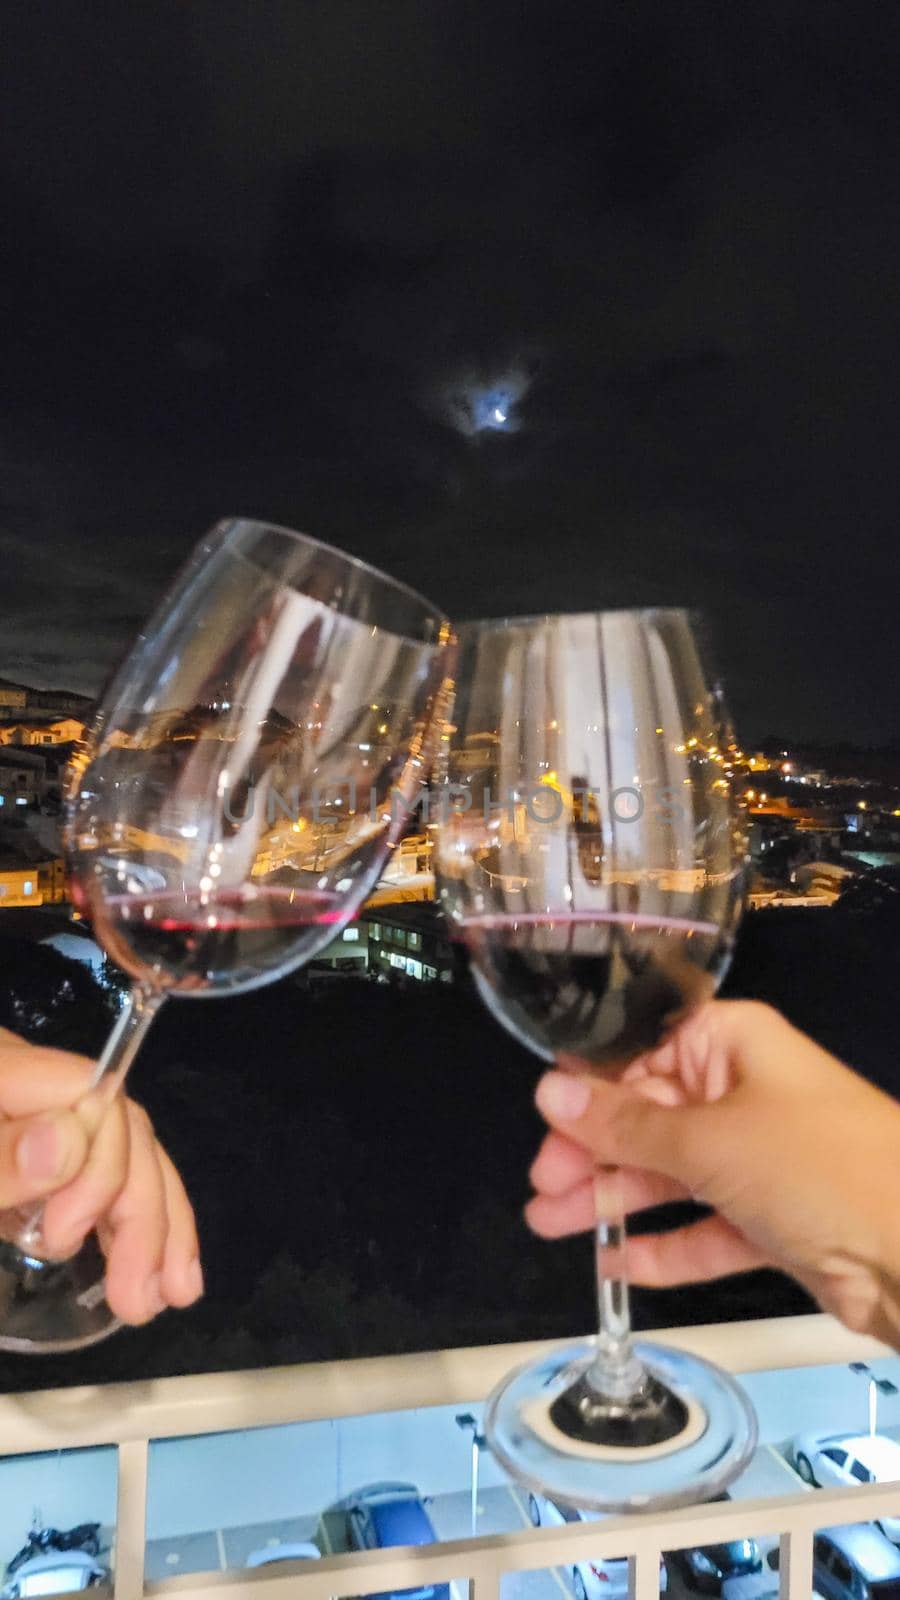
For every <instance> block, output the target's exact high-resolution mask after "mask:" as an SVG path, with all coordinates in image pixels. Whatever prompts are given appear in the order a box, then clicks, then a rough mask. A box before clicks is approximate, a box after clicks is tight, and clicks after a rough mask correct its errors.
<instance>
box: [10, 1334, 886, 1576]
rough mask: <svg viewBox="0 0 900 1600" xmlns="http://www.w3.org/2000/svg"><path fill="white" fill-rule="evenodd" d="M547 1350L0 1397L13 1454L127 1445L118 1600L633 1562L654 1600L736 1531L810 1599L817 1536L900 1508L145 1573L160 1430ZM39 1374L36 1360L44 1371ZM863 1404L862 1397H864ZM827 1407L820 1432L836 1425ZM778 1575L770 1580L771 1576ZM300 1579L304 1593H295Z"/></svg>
mask: <svg viewBox="0 0 900 1600" xmlns="http://www.w3.org/2000/svg"><path fill="white" fill-rule="evenodd" d="M654 1337H656V1338H658V1339H659V1340H660V1341H661V1342H664V1343H669V1344H677V1345H682V1346H684V1347H686V1348H689V1349H691V1350H693V1351H695V1352H696V1353H697V1354H699V1355H702V1356H706V1357H707V1358H708V1359H710V1360H712V1361H715V1362H718V1363H719V1364H720V1365H722V1366H723V1367H725V1368H727V1369H728V1370H730V1371H732V1372H734V1373H737V1374H741V1373H745V1374H751V1373H760V1372H763V1371H767V1370H770V1369H785V1368H799V1367H804V1368H808V1367H811V1366H822V1367H824V1366H829V1365H833V1366H838V1365H840V1364H843V1363H847V1362H850V1361H854V1360H864V1361H872V1360H873V1359H878V1358H880V1357H884V1356H887V1355H891V1354H893V1353H892V1352H890V1351H887V1350H886V1349H885V1347H884V1346H882V1345H880V1344H877V1343H876V1342H875V1341H873V1340H870V1339H866V1338H863V1337H861V1336H857V1335H852V1334H850V1333H848V1332H846V1331H845V1330H844V1329H842V1328H841V1327H840V1326H839V1325H838V1324H837V1323H835V1322H834V1321H833V1320H832V1319H831V1318H828V1317H823V1316H812V1317H790V1318H779V1319H774V1320H765V1321H760V1322H752V1323H729V1324H721V1325H715V1326H707V1327H699V1328H686V1329H675V1330H672V1329H670V1330H666V1331H664V1332H661V1333H658V1334H656V1335H654ZM541 1348H545V1347H543V1346H538V1345H504V1346H490V1347H482V1348H478V1349H471V1350H461V1349H454V1350H443V1351H439V1352H437V1353H434V1354H426V1355H416V1356H390V1357H383V1358H379V1359H371V1360H359V1361H344V1362H335V1363H316V1364H310V1365H304V1366H295V1367H281V1368H270V1369H266V1370H262V1371H253V1372H238V1373H216V1374H205V1375H200V1376H195V1377H184V1378H165V1379H155V1380H152V1381H149V1382H146V1383H126V1384H112V1385H108V1386H98V1387H92V1388H79V1389H62V1390H47V1391H44V1392H30V1393H26V1394H19V1395H6V1396H0V1456H7V1457H8V1456H15V1455H25V1454H31V1453H34V1452H46V1451H58V1450H65V1449H74V1448H79V1447H85V1446H96V1445H114V1446H116V1447H117V1449H118V1510H117V1518H116V1536H115V1563H114V1565H115V1579H114V1582H115V1600H141V1597H142V1596H144V1595H146V1596H148V1597H149V1596H155V1595H167V1596H168V1595H172V1596H176V1595H178V1596H180V1595H185V1596H187V1597H189V1600H288V1597H289V1596H297V1595H299V1597H300V1600H331V1597H332V1596H335V1595H350V1594H354V1593H356V1594H367V1595H372V1594H377V1593H381V1592H384V1591H387V1590H392V1589H393V1590H397V1589H402V1588H414V1587H419V1586H422V1585H423V1584H426V1583H427V1584H431V1583H439V1582H454V1584H459V1583H460V1582H464V1581H466V1580H468V1582H469V1584H470V1585H471V1586H472V1587H471V1589H470V1595H471V1600H497V1597H498V1595H499V1588H500V1581H501V1578H502V1576H503V1574H504V1573H512V1572H521V1571H527V1570H530V1569H540V1568H547V1567H556V1566H566V1565H571V1564H572V1563H573V1562H574V1561H576V1560H578V1561H583V1560H588V1559H594V1560H596V1559H597V1558H608V1557H616V1556H619V1557H621V1556H627V1557H628V1558H629V1560H630V1570H631V1585H632V1595H633V1597H634V1600H657V1597H658V1593H659V1561H660V1555H661V1553H662V1552H663V1551H666V1550H671V1549H681V1548H685V1547H694V1546H697V1545H709V1544H716V1543H720V1542H722V1541H725V1540H731V1539H737V1538H745V1537H754V1536H758V1535H773V1534H774V1535H778V1536H779V1537H780V1554H781V1564H780V1579H779V1582H780V1595H781V1600H810V1594H811V1590H812V1539H813V1534H814V1532H815V1530H816V1529H818V1528H823V1527H828V1526H830V1525H834V1524H836V1523H840V1522H850V1521H852V1522H856V1521H865V1520H869V1519H871V1518H874V1517H877V1516H880V1515H885V1514H887V1513H893V1514H894V1515H897V1514H898V1513H900V1484H882V1485H880V1486H860V1487H859V1488H853V1489H840V1490H828V1491H826V1490H817V1491H816V1492H815V1493H811V1492H810V1491H809V1490H808V1489H807V1488H806V1487H805V1486H802V1485H801V1484H800V1482H799V1480H797V1487H796V1491H795V1490H794V1489H793V1486H792V1485H791V1484H790V1480H787V1481H788V1485H789V1492H787V1493H786V1494H779V1495H775V1496H773V1497H770V1498H765V1499H753V1500H749V1499H744V1500H733V1501H725V1502H718V1503H713V1504H710V1505H701V1506H692V1507H686V1508H683V1509H681V1510H677V1511H670V1512H665V1513H645V1514H642V1515H635V1516H631V1517H617V1518H609V1519H607V1520H604V1521H603V1523H602V1525H598V1524H596V1523H594V1524H572V1525H567V1526H563V1527H560V1528H553V1529H551V1528H541V1529H532V1528H530V1527H528V1528H523V1529H522V1530H520V1531H516V1532H512V1533H499V1534H490V1535H485V1536H481V1537H478V1538H471V1539H461V1540H456V1541H452V1542H445V1543H440V1544H435V1545H429V1546H423V1547H416V1548H410V1549H400V1550H379V1551H370V1552H365V1553H360V1552H354V1553H352V1554H346V1555H337V1556H329V1557H326V1558H325V1559H323V1560H321V1561H316V1562H306V1563H302V1564H300V1565H296V1566H291V1567H288V1566H285V1565H281V1564H276V1565H273V1566H268V1567H262V1568H254V1569H243V1570H236V1571H226V1572H213V1573H199V1574H192V1575H184V1576H179V1577H173V1578H171V1579H167V1580H166V1581H164V1582H147V1581H145V1576H144V1566H145V1547H146V1505H147V1470H148V1453H149V1445H150V1443H151V1441H153V1440H155V1439H176V1438H179V1437H181V1438H184V1437H186V1436H188V1435H190V1436H197V1435H205V1434H220V1433H225V1432H228V1431H230V1430H244V1429H252V1428H260V1427H264V1426H272V1425H277V1424H290V1423H298V1422H311V1421H317V1420H323V1419H336V1418H349V1417H361V1416H365V1415H371V1414H373V1413H381V1412H391V1411H402V1412H406V1411H409V1410H411V1409H413V1408H420V1407H429V1406H441V1405H459V1404H466V1405H471V1404H472V1402H473V1401H474V1400H476V1399H478V1398H479V1397H482V1398H483V1397H484V1396H485V1395H487V1393H488V1392H489V1391H490V1390H491V1389H492V1388H493V1386H494V1384H495V1383H496V1382H497V1381H498V1379H499V1378H500V1377H501V1376H502V1375H503V1374H504V1373H505V1372H506V1371H508V1369H509V1368H510V1367H511V1366H513V1365H516V1364H518V1363H519V1362H521V1361H523V1360H526V1359H528V1358H529V1357H530V1356H531V1355H532V1354H533V1353H536V1352H537V1351H538V1350H539V1349H541ZM39 1372H40V1367H39V1366H38V1365H37V1364H35V1367H34V1373H35V1376H36V1377H37V1376H38V1375H39ZM863 1398H864V1397H863ZM828 1420H829V1419H828V1416H827V1406H826V1407H825V1408H824V1410H823V1416H822V1426H823V1427H827V1426H828ZM774 1581H775V1580H774V1578H773V1583H774ZM298 1586H299V1587H298Z"/></svg>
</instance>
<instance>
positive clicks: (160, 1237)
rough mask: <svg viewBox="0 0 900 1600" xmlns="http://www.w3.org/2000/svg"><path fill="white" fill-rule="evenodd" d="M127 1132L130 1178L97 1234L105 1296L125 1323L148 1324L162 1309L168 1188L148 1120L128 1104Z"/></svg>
mask: <svg viewBox="0 0 900 1600" xmlns="http://www.w3.org/2000/svg"><path fill="white" fill-rule="evenodd" d="M126 1104H127V1106H128V1121H129V1130H130V1136H131V1144H130V1150H131V1156H130V1162H129V1169H128V1178H127V1181H126V1183H125V1186H124V1188H123V1189H122V1191H121V1193H120V1194H119V1195H118V1198H117V1199H116V1201H115V1203H114V1205H113V1206H112V1209H111V1210H110V1212H109V1215H108V1218H107V1220H106V1223H105V1225H104V1227H103V1229H102V1232H101V1242H102V1243H103V1248H104V1251H105V1253H106V1298H107V1301H108V1302H109V1306H110V1309H111V1310H112V1311H114V1312H115V1314H116V1316H117V1317H120V1318H121V1320H122V1321H123V1322H130V1323H142V1322H149V1320H150V1318H151V1317H155V1316H156V1315H157V1314H158V1312H160V1311H164V1310H165V1305H166V1302H165V1300H164V1298H163V1292H162V1268H163V1257H164V1254H165V1248H166V1239H167V1235H168V1231H169V1223H168V1214H167V1210H166V1190H165V1185H164V1183H163V1177H162V1172H161V1169H160V1164H159V1160H158V1155H157V1146H156V1142H155V1140H154V1137H153V1129H152V1127H151V1124H150V1119H149V1117H148V1116H147V1114H146V1112H145V1111H143V1109H142V1108H141V1107H140V1106H136V1105H134V1104H133V1102H131V1101H128V1102H126Z"/></svg>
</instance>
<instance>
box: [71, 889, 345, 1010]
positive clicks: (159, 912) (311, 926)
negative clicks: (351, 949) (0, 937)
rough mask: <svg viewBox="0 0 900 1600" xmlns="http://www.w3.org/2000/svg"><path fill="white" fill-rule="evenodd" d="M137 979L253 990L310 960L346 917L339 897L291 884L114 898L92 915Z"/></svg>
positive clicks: (193, 988) (191, 988)
mask: <svg viewBox="0 0 900 1600" xmlns="http://www.w3.org/2000/svg"><path fill="white" fill-rule="evenodd" d="M93 921H94V926H95V929H96V931H97V934H98V936H99V937H100V938H101V939H102V941H103V943H104V945H105V946H106V949H107V950H108V952H109V954H110V955H111V956H112V959H113V960H114V961H116V962H117V963H118V965H119V966H120V967H124V969H125V971H126V972H130V973H131V975H132V977H134V978H138V979H140V980H141V981H142V982H144V983H150V984H154V985H156V984H158V985H159V986H160V987H162V988H165V989H167V990H171V989H175V990H177V991H180V992H182V993H185V994H187V993H191V994H200V993H203V992H204V991H213V990H214V991H216V992H217V993H220V994H221V993H222V992H223V991H227V990H229V989H249V988H253V987H255V986H256V984H258V983H263V982H265V981H267V980H268V979H270V978H271V977H273V976H274V975H275V974H276V973H277V972H278V971H279V970H285V971H287V970H289V968H290V967H292V966H299V965H300V964H301V963H302V962H304V961H308V960H309V958H310V956H312V955H314V954H315V953H316V951H317V950H320V949H321V948H322V946H323V945H325V944H327V943H328V940H329V939H330V938H332V936H333V934H334V930H335V928H336V926H338V925H339V924H340V923H342V922H343V921H344V907H343V902H342V899H341V896H340V895H337V894H333V893H332V894H329V893H320V892H318V891H316V890H310V889H290V888H287V887H285V886H280V887H277V888H269V889H254V888H245V889H239V890H236V891H232V892H227V891H226V892H222V893H221V894H215V893H210V894H201V893H200V892H199V891H194V892H192V893H190V894H183V893H178V892H177V891H172V890H166V891H164V892H162V893H160V894H155V895H154V894H145V895H111V896H110V897H109V898H108V899H106V900H104V901H102V902H101V903H100V905H99V906H98V907H97V908H96V909H95V910H94V913H93Z"/></svg>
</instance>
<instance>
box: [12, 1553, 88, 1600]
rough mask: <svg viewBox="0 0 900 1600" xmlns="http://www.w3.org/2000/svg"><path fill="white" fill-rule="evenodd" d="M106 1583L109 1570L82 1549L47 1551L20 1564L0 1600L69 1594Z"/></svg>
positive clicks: (19, 1599)
mask: <svg viewBox="0 0 900 1600" xmlns="http://www.w3.org/2000/svg"><path fill="white" fill-rule="evenodd" d="M109 1581H110V1578H109V1568H108V1567H105V1566H104V1565H103V1563H102V1562H101V1561H99V1560H98V1558H97V1557H96V1556H92V1555H89V1554H88V1552H87V1551H86V1550H49V1551H48V1552H47V1554H46V1555H40V1556H32V1558H31V1560H30V1561H23V1562H22V1565H21V1566H20V1567H17V1568H16V1570H15V1572H14V1573H13V1574H12V1575H11V1577H10V1578H9V1579H8V1580H7V1582H6V1583H5V1584H4V1586H3V1588H2V1590H0V1596H2V1600H29V1597H31V1596H32V1595H42V1594H71V1593H74V1592H75V1591H76V1590H79V1589H92V1588H94V1587H95V1586H96V1585H97V1584H101V1583H109Z"/></svg>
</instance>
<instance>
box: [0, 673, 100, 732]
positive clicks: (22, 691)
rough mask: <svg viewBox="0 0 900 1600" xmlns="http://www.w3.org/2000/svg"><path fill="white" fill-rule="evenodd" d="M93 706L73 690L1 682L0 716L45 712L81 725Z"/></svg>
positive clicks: (5, 680)
mask: <svg viewBox="0 0 900 1600" xmlns="http://www.w3.org/2000/svg"><path fill="white" fill-rule="evenodd" d="M92 704H93V702H92V700H91V699H90V697H89V696H88V695H85V694H75V692H74V691H73V690H72V689H34V688H32V686H31V685H30V684H27V683H14V682H13V681H12V679H10V678H0V716H7V715H8V714H9V712H19V711H28V712H42V713H43V714H44V716H45V717H68V716H73V717H78V718H79V719H80V720H81V721H82V722H83V721H84V719H85V718H86V717H87V715H88V714H89V712H90V710H91V706H92Z"/></svg>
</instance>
